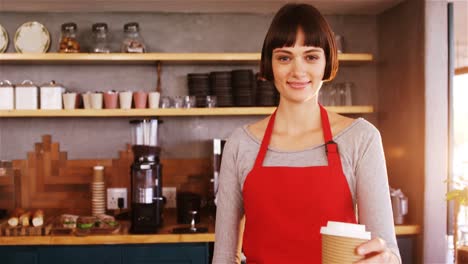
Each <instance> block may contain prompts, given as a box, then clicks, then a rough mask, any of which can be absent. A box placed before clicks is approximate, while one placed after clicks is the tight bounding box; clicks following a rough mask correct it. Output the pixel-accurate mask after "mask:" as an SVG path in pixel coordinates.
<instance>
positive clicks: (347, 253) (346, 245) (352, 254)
mask: <svg viewBox="0 0 468 264" xmlns="http://www.w3.org/2000/svg"><path fill="white" fill-rule="evenodd" d="M365 230H366V227H365V226H364V225H357V224H349V223H342V222H333V221H328V224H327V226H326V227H322V228H321V229H320V233H321V234H322V264H332V263H333V264H344V263H354V262H356V261H359V260H361V259H362V258H363V256H361V255H358V254H357V253H356V248H357V247H358V246H359V245H361V244H362V243H364V242H366V241H368V240H370V238H371V234H370V232H366V231H365Z"/></svg>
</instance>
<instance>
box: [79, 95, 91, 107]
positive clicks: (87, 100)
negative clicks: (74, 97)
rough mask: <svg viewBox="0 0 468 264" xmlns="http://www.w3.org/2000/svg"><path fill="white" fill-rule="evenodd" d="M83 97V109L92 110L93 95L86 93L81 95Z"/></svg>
mask: <svg viewBox="0 0 468 264" xmlns="http://www.w3.org/2000/svg"><path fill="white" fill-rule="evenodd" d="M81 96H82V97H83V107H84V109H91V93H90V92H86V93H83V94H82V95H81Z"/></svg>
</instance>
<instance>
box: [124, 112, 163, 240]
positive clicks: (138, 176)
mask: <svg viewBox="0 0 468 264" xmlns="http://www.w3.org/2000/svg"><path fill="white" fill-rule="evenodd" d="M159 122H160V121H159V120H157V119H143V120H133V121H130V124H131V125H132V141H133V142H132V144H133V146H132V150H133V154H134V161H133V164H132V166H131V175H132V194H131V195H132V196H131V197H132V225H131V228H130V232H131V233H136V234H147V233H156V232H157V231H158V228H159V227H161V225H162V223H163V219H162V212H163V208H164V197H163V196H162V165H161V163H160V160H159V155H160V152H161V148H160V147H159V145H158V124H159Z"/></svg>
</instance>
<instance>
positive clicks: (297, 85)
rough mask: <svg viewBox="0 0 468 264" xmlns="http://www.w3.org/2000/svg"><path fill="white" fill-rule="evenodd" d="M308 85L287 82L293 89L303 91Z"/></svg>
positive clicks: (306, 83) (307, 83)
mask: <svg viewBox="0 0 468 264" xmlns="http://www.w3.org/2000/svg"><path fill="white" fill-rule="evenodd" d="M309 83H310V82H288V85H289V86H290V87H291V88H293V89H303V88H305V87H306V86H307V85H309Z"/></svg>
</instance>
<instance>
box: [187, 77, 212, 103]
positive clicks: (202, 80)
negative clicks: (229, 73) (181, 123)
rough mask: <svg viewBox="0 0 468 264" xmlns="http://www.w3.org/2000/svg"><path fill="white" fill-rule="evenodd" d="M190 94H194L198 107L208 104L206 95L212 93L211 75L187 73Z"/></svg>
mask: <svg viewBox="0 0 468 264" xmlns="http://www.w3.org/2000/svg"><path fill="white" fill-rule="evenodd" d="M187 81H188V89H189V95H194V96H195V99H196V105H197V107H205V106H206V96H207V95H209V94H210V75H209V74H207V73H189V74H188V75H187Z"/></svg>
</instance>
